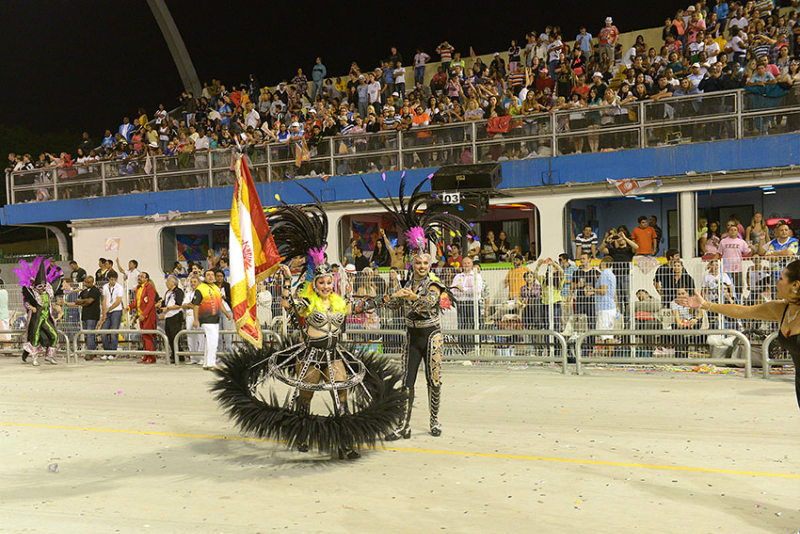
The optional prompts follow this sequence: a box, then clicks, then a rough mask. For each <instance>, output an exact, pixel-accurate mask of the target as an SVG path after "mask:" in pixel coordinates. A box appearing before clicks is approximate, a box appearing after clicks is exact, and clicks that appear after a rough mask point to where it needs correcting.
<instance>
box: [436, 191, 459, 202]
mask: <svg viewBox="0 0 800 534" xmlns="http://www.w3.org/2000/svg"><path fill="white" fill-rule="evenodd" d="M441 197H442V202H444V203H445V204H460V203H461V193H442V194H441Z"/></svg>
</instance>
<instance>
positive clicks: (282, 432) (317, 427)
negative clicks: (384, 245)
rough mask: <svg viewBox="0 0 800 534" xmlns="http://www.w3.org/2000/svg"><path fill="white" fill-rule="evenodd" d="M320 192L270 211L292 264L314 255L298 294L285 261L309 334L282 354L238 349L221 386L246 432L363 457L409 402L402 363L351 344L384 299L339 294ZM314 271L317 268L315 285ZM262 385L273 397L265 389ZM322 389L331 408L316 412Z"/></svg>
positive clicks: (285, 288) (299, 317)
mask: <svg viewBox="0 0 800 534" xmlns="http://www.w3.org/2000/svg"><path fill="white" fill-rule="evenodd" d="M298 185H299V184H298ZM301 187H302V186H301ZM304 189H305V188H304ZM309 193H310V192H309ZM312 196H313V195H312ZM314 198H315V200H316V203H315V204H310V205H306V206H289V205H286V204H282V205H281V206H279V207H278V208H275V209H274V210H273V211H272V213H271V214H269V215H268V217H267V222H268V224H269V226H270V228H271V231H270V232H271V233H270V235H271V237H272V238H274V239H275V243H276V245H277V247H278V252H279V253H280V255H281V256H282V257H283V258H284V261H285V262H286V263H287V264H288V263H290V262H291V261H292V260H293V259H295V258H298V257H301V258H304V259H305V260H306V264H305V268H304V270H303V271H302V272H301V273H300V274H299V276H298V281H303V282H302V283H301V282H298V284H297V287H296V288H295V290H294V291H292V290H291V287H292V279H291V273H290V272H289V270H288V268H286V267H282V269H283V270H282V273H283V275H282V280H281V282H282V287H281V296H282V299H283V300H282V303H283V305H284V307H285V308H286V309H287V311H288V312H289V314H290V315H291V318H292V323H293V324H294V325H296V326H297V332H298V333H299V335H300V337H299V339H296V340H295V342H293V343H292V344H291V345H290V346H288V347H286V348H284V349H282V350H278V351H276V350H274V349H273V348H271V347H270V346H267V345H265V346H264V348H262V349H255V348H254V347H252V346H249V345H246V346H244V347H241V348H239V349H237V350H236V351H235V352H234V354H233V356H232V357H230V358H227V359H226V360H225V361H224V362H223V364H222V366H221V368H220V369H219V370H218V371H216V373H217V375H218V376H219V380H217V382H216V383H215V384H214V386H213V390H214V391H215V394H216V398H217V399H218V400H219V401H220V403H221V404H222V405H223V407H224V409H225V410H226V411H227V412H228V414H229V415H230V416H231V417H232V418H233V419H234V421H235V422H236V423H237V424H238V426H239V427H240V428H241V430H242V431H244V432H248V433H255V434H256V435H258V436H262V437H270V438H274V439H278V440H281V441H284V442H286V444H287V445H288V446H289V447H290V448H296V449H297V450H299V451H301V452H305V451H308V450H309V449H311V448H316V449H317V450H319V451H320V452H334V453H335V452H338V453H339V457H340V458H343V457H347V458H348V459H354V458H358V457H359V456H360V455H359V453H358V451H357V449H358V447H360V446H364V445H373V444H375V443H376V442H377V441H379V440H381V439H382V438H383V437H384V436H385V435H386V434H387V433H389V432H390V431H391V430H392V429H393V428H395V427H396V425H397V423H398V421H399V420H400V419H401V417H402V416H403V413H404V410H405V406H406V398H405V393H404V391H403V389H402V387H401V386H400V382H401V379H402V377H401V372H400V369H398V368H397V366H395V365H394V364H392V362H390V361H389V360H387V359H384V358H383V357H378V356H375V355H372V354H368V353H358V354H354V353H353V352H351V351H350V350H348V349H347V348H346V347H345V346H344V345H343V343H342V334H343V327H344V325H345V319H346V316H347V315H348V314H349V313H362V312H365V311H369V310H371V309H374V308H375V307H376V306H379V305H381V304H384V302H378V301H377V300H374V299H373V300H366V301H361V302H356V303H349V302H347V301H345V300H344V299H343V298H342V297H341V296H339V295H338V294H335V293H334V292H332V291H330V289H332V287H333V276H332V274H333V273H332V271H331V268H330V265H329V264H328V263H327V261H326V259H325V246H326V242H325V240H326V238H327V235H328V222H327V216H326V215H325V212H324V211H323V209H322V206H321V205H320V203H319V201H318V200H317V199H316V197H314ZM306 269H307V270H309V271H311V272H312V273H313V276H311V280H310V281H306V277H305V273H306ZM318 281H320V284H321V286H324V285H325V284H326V283H329V284H330V286H329V287H328V288H326V289H325V291H328V292H327V293H325V294H324V295H323V294H321V293H318V291H317V282H318ZM277 383H282V384H284V385H285V386H288V391H287V392H286V394H285V400H284V401H279V400H278V394H277V392H276V386H278V384H277ZM278 387H280V386H278ZM261 388H266V389H267V390H269V393H268V394H267V395H264V394H262V393H261V392H260V389H261ZM284 389H285V388H284ZM320 391H324V392H328V393H329V394H330V398H331V402H332V406H329V412H328V413H314V410H313V409H312V406H311V404H312V403H311V400H312V397H313V395H314V393H315V392H320Z"/></svg>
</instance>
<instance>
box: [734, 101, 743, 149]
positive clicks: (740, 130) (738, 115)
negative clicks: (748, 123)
mask: <svg viewBox="0 0 800 534" xmlns="http://www.w3.org/2000/svg"><path fill="white" fill-rule="evenodd" d="M742 95H744V89H740V90H739V91H737V92H736V94H735V95H734V98H733V101H734V107H735V108H736V139H744V124H743V123H742V107H743V106H744V99H743V98H742Z"/></svg>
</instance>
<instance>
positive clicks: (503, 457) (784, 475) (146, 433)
mask: <svg viewBox="0 0 800 534" xmlns="http://www.w3.org/2000/svg"><path fill="white" fill-rule="evenodd" d="M0 426H17V427H29V428H49V429H56V430H79V431H84V432H107V433H114V434H136V435H141V436H168V437H175V438H199V439H219V440H231V441H260V442H266V443H280V442H279V441H277V440H273V439H264V438H248V437H243V436H215V435H207V434H180V433H177V432H155V431H152V430H124V429H118V428H91V427H78V426H62V425H39V424H33V423H12V422H4V421H0ZM372 449H374V450H379V451H399V452H416V453H421V454H440V455H447V456H465V457H473V458H497V459H501V460H527V461H534V462H553V463H564V464H580V465H601V466H607V467H632V468H638V469H658V470H664V471H687V472H692V473H717V474H723V475H743V476H756V477H772V478H794V479H800V475H797V474H793V473H769V472H762V471H740V470H736V469H713V468H710V467H691V466H684V465H656V464H638V463H634V462H606V461H602V460H581V459H571V458H549V457H546V456H525V455H519V454H497V453H487V452H468V451H442V450H437V449H416V448H404V447H372Z"/></svg>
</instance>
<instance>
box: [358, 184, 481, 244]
mask: <svg viewBox="0 0 800 534" xmlns="http://www.w3.org/2000/svg"><path fill="white" fill-rule="evenodd" d="M426 181H427V179H425V180H422V181H421V182H420V183H419V185H417V187H415V188H414V191H413V192H412V193H411V197H409V198H408V199H406V198H405V189H406V177H405V173H403V175H402V176H401V177H400V190H399V192H398V195H397V202H395V200H394V198H392V195H391V193H389V191H388V187H387V191H386V192H387V195H388V197H389V204H387V203H386V202H384V201H383V200H381V199H380V198H378V195H376V194H375V193H374V192H373V191H372V189H370V188H369V186H368V185H367V183H366V182H365V181H364V178H363V177H362V178H361V183H363V184H364V187H366V188H367V191H368V192H369V194H370V195H371V196H372V198H374V199H375V200H376V201H378V203H379V204H380V205H381V206H383V207H384V208H385V209H386V211H387V212H388V214H389V215H390V216H391V217H392V219H394V222H395V223H396V224H397V226H398V229H399V230H400V231H402V232H403V233H404V234H405V236H406V239H407V241H406V242H407V244H408V248H409V249H410V250H411V256H412V257H413V256H416V255H419V254H426V253H427V250H428V243H429V242H434V243H439V242H441V241H442V239H443V237H444V236H445V235H446V233H449V234H450V235H451V236H452V237H456V236H458V237H461V235H462V234H461V232H462V230H463V231H465V232H468V231H469V225H468V224H467V223H466V222H465V221H464V219H462V218H461V217H458V216H456V215H452V214H450V213H448V212H447V211H446V208H447V205H446V204H444V203H443V202H442V201H441V200H440V199H439V198H437V197H436V196H435V195H432V194H431V193H429V192H422V191H421V190H422V186H423V185H424V184H425V182H426ZM423 206H425V209H423Z"/></svg>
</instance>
